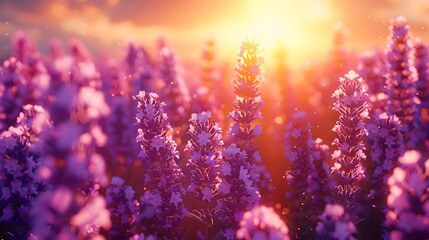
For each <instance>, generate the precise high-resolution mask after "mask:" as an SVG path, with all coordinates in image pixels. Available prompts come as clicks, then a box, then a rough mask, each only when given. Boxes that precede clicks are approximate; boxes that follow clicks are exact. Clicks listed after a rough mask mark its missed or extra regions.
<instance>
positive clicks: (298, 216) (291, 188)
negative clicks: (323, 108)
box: [284, 111, 317, 239]
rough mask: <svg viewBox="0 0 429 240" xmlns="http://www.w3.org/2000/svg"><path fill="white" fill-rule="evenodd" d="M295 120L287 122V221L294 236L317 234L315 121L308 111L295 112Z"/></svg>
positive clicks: (293, 237)
mask: <svg viewBox="0 0 429 240" xmlns="http://www.w3.org/2000/svg"><path fill="white" fill-rule="evenodd" d="M291 117H292V118H291V121H290V122H289V123H288V124H287V125H286V132H285V135H284V136H285V157H286V158H287V159H288V160H289V162H290V165H289V168H288V171H287V172H286V183H287V187H288V190H287V192H286V202H285V207H287V208H288V209H289V214H288V215H287V216H286V223H287V225H288V226H289V228H290V232H291V234H290V235H291V237H292V239H309V238H314V236H313V235H314V228H315V226H316V219H317V215H316V219H315V218H313V216H312V215H314V212H313V211H314V209H313V197H312V195H313V190H315V189H312V187H313V178H312V175H313V174H314V172H315V166H314V164H313V161H312V160H313V159H312V155H313V151H314V145H315V143H314V140H313V138H312V134H311V132H310V131H311V125H310V123H309V122H308V121H307V120H306V115H305V113H304V112H302V111H299V112H296V113H295V114H292V116H291Z"/></svg>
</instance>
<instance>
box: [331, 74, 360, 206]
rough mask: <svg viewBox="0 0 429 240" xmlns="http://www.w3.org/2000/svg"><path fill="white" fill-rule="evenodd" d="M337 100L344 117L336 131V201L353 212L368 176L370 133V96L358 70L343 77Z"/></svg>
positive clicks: (337, 124)
mask: <svg viewBox="0 0 429 240" xmlns="http://www.w3.org/2000/svg"><path fill="white" fill-rule="evenodd" d="M332 97H333V98H335V99H336V103H334V107H333V109H334V110H335V111H337V112H339V113H340V117H339V119H338V121H337V123H336V125H335V126H334V128H333V129H332V130H333V131H334V132H335V133H337V134H338V137H337V138H336V139H335V140H334V142H333V143H332V144H333V145H334V146H336V147H337V150H335V151H334V153H333V154H332V158H333V159H334V161H335V163H334V167H333V168H332V172H333V176H334V179H335V181H336V185H335V189H336V195H335V197H334V200H335V201H336V202H337V203H340V204H341V205H343V206H344V207H345V209H346V210H351V209H352V208H353V207H354V204H356V198H357V195H358V193H359V191H360V189H361V186H359V185H360V181H361V180H362V179H363V177H364V170H363V165H362V161H363V160H364V159H365V158H366V155H365V152H364V151H365V146H364V143H363V137H364V136H365V135H367V134H368V132H367V130H366V128H365V122H364V121H365V119H367V118H368V103H367V98H368V95H367V93H366V90H365V88H364V85H363V79H362V78H360V77H359V75H358V74H357V73H355V72H354V71H350V72H349V73H348V74H346V75H345V77H341V78H340V87H339V88H338V89H337V90H336V91H335V92H334V94H333V95H332Z"/></svg>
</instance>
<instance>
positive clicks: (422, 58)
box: [414, 38, 429, 108]
mask: <svg viewBox="0 0 429 240" xmlns="http://www.w3.org/2000/svg"><path fill="white" fill-rule="evenodd" d="M414 48H415V63H414V64H415V67H416V71H417V76H418V80H417V82H416V89H417V97H418V98H419V100H420V108H428V107H429V50H428V45H427V44H426V43H424V42H423V40H422V39H420V38H416V39H415V40H414Z"/></svg>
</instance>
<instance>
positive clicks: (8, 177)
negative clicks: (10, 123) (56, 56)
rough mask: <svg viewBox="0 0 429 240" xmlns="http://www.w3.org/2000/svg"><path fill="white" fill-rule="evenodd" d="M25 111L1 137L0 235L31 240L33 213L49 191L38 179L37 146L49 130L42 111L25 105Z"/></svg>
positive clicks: (46, 116)
mask: <svg viewBox="0 0 429 240" xmlns="http://www.w3.org/2000/svg"><path fill="white" fill-rule="evenodd" d="M23 109H24V112H21V113H20V114H19V117H18V119H17V124H16V127H10V128H9V129H8V130H7V131H4V132H3V133H2V134H1V135H0V192H1V194H0V196H1V197H0V213H1V214H0V215H1V217H0V232H1V233H5V232H9V234H11V235H13V236H14V238H19V239H26V238H27V237H29V234H30V231H31V219H30V210H31V208H32V207H33V206H34V203H35V200H36V198H37V197H38V195H39V194H40V193H42V192H43V191H45V189H46V185H45V184H44V183H43V182H42V181H40V179H39V178H38V177H37V171H38V170H39V167H40V155H41V154H40V151H39V149H38V148H37V147H36V145H38V140H39V137H40V135H41V131H42V129H45V128H47V127H49V121H48V115H47V113H46V112H45V111H44V109H43V108H42V107H40V106H37V105H36V106H33V105H25V106H24V107H23ZM2 236H3V237H4V235H2Z"/></svg>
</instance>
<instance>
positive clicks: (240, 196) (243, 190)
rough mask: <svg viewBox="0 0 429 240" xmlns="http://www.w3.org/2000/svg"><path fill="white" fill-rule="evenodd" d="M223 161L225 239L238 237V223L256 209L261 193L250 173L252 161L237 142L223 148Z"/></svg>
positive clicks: (221, 215)
mask: <svg viewBox="0 0 429 240" xmlns="http://www.w3.org/2000/svg"><path fill="white" fill-rule="evenodd" d="M222 153H223V161H222V163H221V165H220V178H221V180H222V181H221V183H220V185H219V193H220V195H221V196H220V197H221V199H220V200H219V201H218V206H217V208H218V209H219V215H218V219H219V221H220V222H221V223H223V230H222V233H221V234H222V235H223V237H224V238H225V239H234V236H235V232H236V231H237V229H238V223H239V222H240V220H241V219H242V217H243V214H244V212H246V211H248V210H250V209H252V208H253V207H254V206H256V205H257V204H258V202H259V199H260V197H261V196H260V195H259V192H258V190H257V188H256V186H255V183H254V181H253V180H252V177H251V175H250V171H249V168H250V166H249V165H250V164H249V162H247V157H246V152H245V151H243V150H241V149H240V148H237V147H236V146H234V145H231V146H229V147H228V148H226V149H225V150H224V151H223V152H222Z"/></svg>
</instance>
